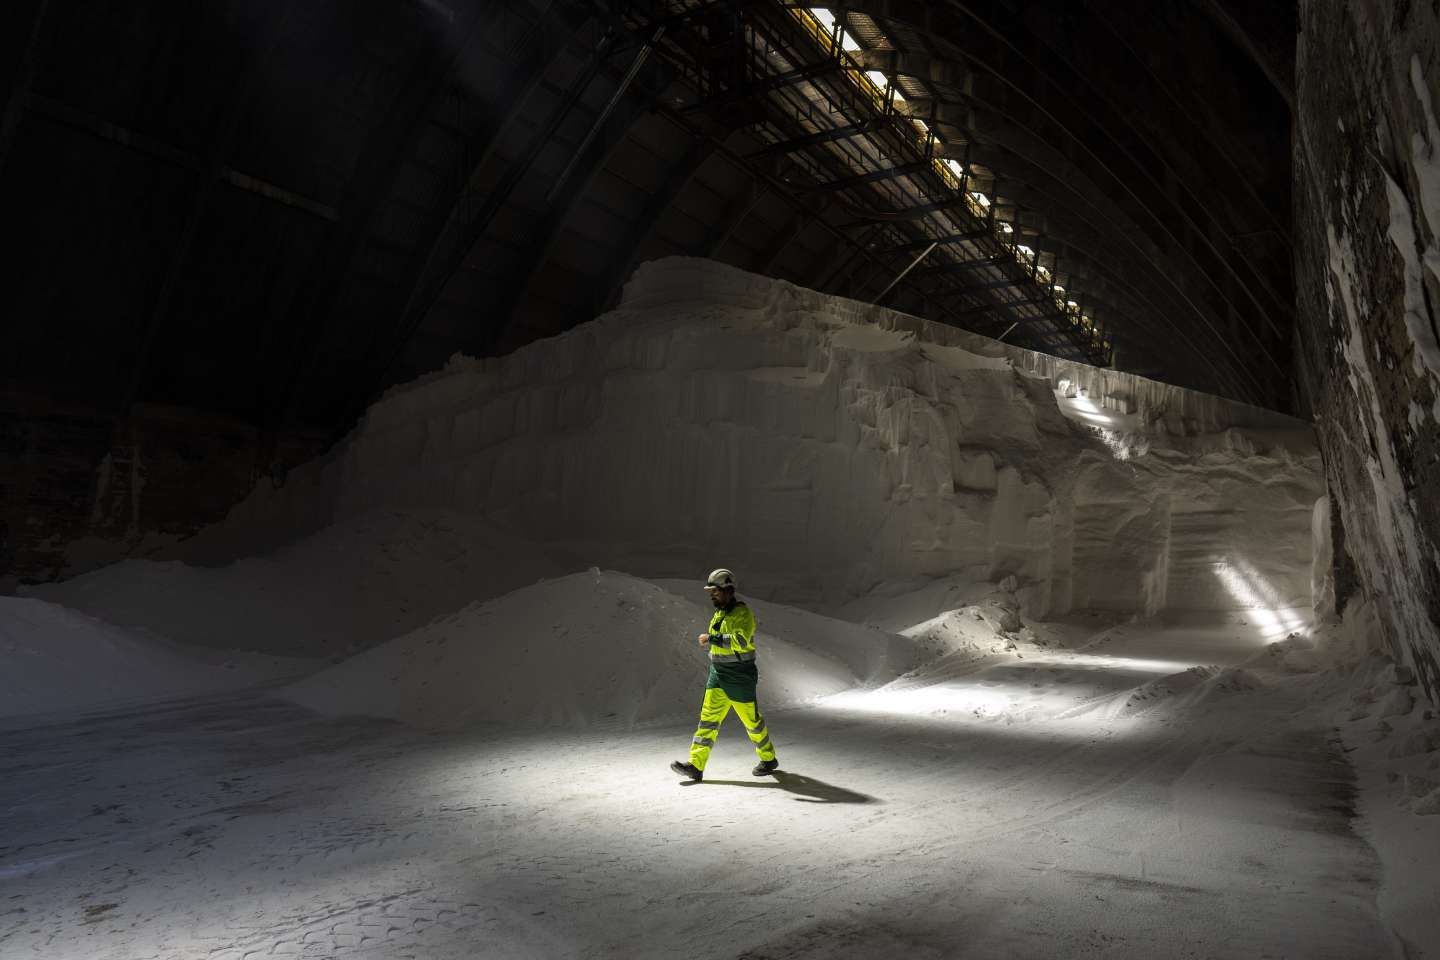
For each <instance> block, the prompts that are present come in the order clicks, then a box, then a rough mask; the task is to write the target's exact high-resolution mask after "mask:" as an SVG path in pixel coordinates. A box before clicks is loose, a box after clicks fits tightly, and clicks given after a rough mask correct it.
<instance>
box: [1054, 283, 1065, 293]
mask: <svg viewBox="0 0 1440 960" xmlns="http://www.w3.org/2000/svg"><path fill="white" fill-rule="evenodd" d="M1055 292H1056V293H1064V292H1065V288H1064V287H1062V286H1060V284H1058V283H1057V284H1055Z"/></svg>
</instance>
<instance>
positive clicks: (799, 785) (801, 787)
mask: <svg viewBox="0 0 1440 960" xmlns="http://www.w3.org/2000/svg"><path fill="white" fill-rule="evenodd" d="M770 776H771V777H773V778H774V779H773V780H769V779H766V780H698V781H697V780H687V781H685V783H684V784H683V786H687V787H705V786H710V787H759V788H761V789H764V790H777V789H778V790H784V791H785V792H786V793H793V794H795V799H796V800H799V801H801V802H802V803H883V802H884V801H882V800H880V799H879V798H878V797H871V796H867V795H866V794H863V793H856V792H855V791H854V790H846V789H845V788H844V787H837V786H835V785H834V784H830V783H826V782H824V781H823V780H816V779H815V778H814V777H807V776H803V775H801V774H798V773H791V772H790V771H788V770H776V771H775V772H774V773H772V774H770Z"/></svg>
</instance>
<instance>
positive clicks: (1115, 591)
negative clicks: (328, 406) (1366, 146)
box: [33, 258, 1324, 655]
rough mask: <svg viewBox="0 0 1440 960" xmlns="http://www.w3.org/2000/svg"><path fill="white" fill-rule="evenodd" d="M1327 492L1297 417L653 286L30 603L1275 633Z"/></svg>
mask: <svg viewBox="0 0 1440 960" xmlns="http://www.w3.org/2000/svg"><path fill="white" fill-rule="evenodd" d="M1323 492H1324V484H1323V478H1322V476H1321V471H1320V462H1319V455H1318V452H1317V450H1316V448H1315V444H1314V438H1313V431H1311V429H1310V427H1309V425H1308V424H1304V423H1302V422H1300V421H1297V420H1293V419H1290V418H1286V417H1283V416H1280V415H1278V414H1273V413H1269V412H1266V411H1263V410H1257V409H1255V408H1251V407H1246V406H1244V405H1241V404H1235V403H1231V402H1228V401H1224V400H1222V399H1220V398H1216V397H1212V396H1207V395H1204V394H1199V393H1196V392H1194V391H1187V390H1181V389H1178V388H1175V387H1170V386H1167V385H1165V384H1160V383H1155V382H1153V381H1148V380H1145V379H1143V378H1140V377H1136V376H1133V375H1129V374H1123V373H1119V372H1116V371H1113V370H1101V369H1097V368H1093V367H1087V366H1085V365H1083V364H1077V363H1073V362H1069V361H1060V360H1056V359H1055V358H1052V357H1045V356H1043V355H1040V354H1034V353H1030V352H1028V351H1023V350H1018V349H1017V348H1013V347H1009V346H1007V345H1004V344H998V343H996V342H994V341H991V340H987V339H985V338H983V337H979V336H976V335H974V334H970V333H966V332H964V331H960V330H957V329H955V328H952V327H946V326H943V325H938V324H931V323H927V322H925V321H922V320H919V319H917V318H914V317H907V316H905V315H902V314H897V313H894V312H892V311H888V310H884V309H882V308H878V307H873V306H870V305H866V304H859V303H856V302H854V301H848V300H843V299H840V298H836V297H828V296H824V295H822V294H818V293H815V292H814V291H809V290H804V289H801V288H798V287H795V286H793V285H791V284H787V283H784V282H781V281H776V280H771V279H767V278H764V277H758V276H754V275H751V274H746V273H744V272H743V271H739V270H735V269H733V268H729V267H724V266H722V265H719V264H715V263H712V262H709V261H703V260H691V259H680V258H672V259H667V260H663V261H658V262H652V263H648V264H645V265H643V266H642V267H641V269H640V270H639V271H638V272H637V273H636V275H635V277H634V278H633V280H632V281H631V282H630V284H628V285H627V287H626V294H625V299H624V302H623V303H622V305H621V308H620V309H619V310H616V311H613V312H611V313H609V314H606V315H605V316H602V317H600V318H598V319H596V320H594V321H592V322H590V323H586V324H582V325H580V326H579V327H577V328H575V329H573V330H571V331H568V332H566V333H565V334H563V335H560V336H557V337H552V338H550V339H547V340H543V341H538V342H536V343H532V344H530V345H528V346H526V347H524V348H522V349H520V350H518V351H516V352H515V353H513V354H511V355H509V356H505V357H496V358H485V359H483V360H477V359H471V358H464V357H457V358H454V359H452V361H451V362H450V363H449V364H448V365H447V366H446V368H445V369H444V370H442V371H437V372H435V373H432V374H429V375H427V376H424V377H421V378H419V379H417V380H416V381H414V382H412V383H408V384H404V385H401V386H397V387H395V388H393V389H392V390H391V391H390V392H389V393H388V394H387V395H386V396H385V397H384V398H382V399H381V400H380V401H379V402H377V403H376V404H374V405H373V406H372V407H371V408H370V409H369V410H368V411H367V412H366V414H365V416H364V418H363V419H362V420H361V422H360V423H359V424H358V425H357V426H356V428H355V429H354V431H352V433H351V434H350V436H349V437H347V438H346V439H345V440H344V441H343V442H342V443H340V444H337V445H336V447H335V448H333V449H332V450H331V451H330V452H329V453H328V454H326V455H325V456H324V457H322V458H319V459H317V460H315V461H313V462H311V463H309V464H306V465H304V466H303V467H301V468H299V469H297V470H294V471H292V472H291V474H290V476H289V478H288V481H287V482H286V483H285V484H284V486H283V487H281V488H279V489H275V488H273V487H272V485H271V484H270V483H269V482H268V481H267V482H266V483H264V484H261V485H260V486H259V487H257V488H256V490H255V491H254V492H253V493H252V495H251V496H250V497H249V498H248V499H247V500H246V501H245V502H244V503H242V504H240V505H238V506H237V507H236V508H235V510H234V511H233V512H232V514H231V516H230V517H229V519H228V520H227V521H226V522H225V523H224V524H222V525H219V526H217V527H215V528H212V529H211V530H208V531H206V532H204V533H202V534H201V535H200V536H198V537H196V538H194V540H193V541H191V542H189V543H187V544H185V545H184V546H183V549H182V550H180V551H179V552H178V553H176V554H175V555H174V557H173V558H172V559H171V560H170V561H169V562H166V563H155V562H144V561H141V562H132V563H125V564H119V565H116V566H114V567H111V568H106V569H104V570H101V571H98V572H96V573H94V574H91V575H88V576H86V577H80V578H77V579H76V580H74V581H70V582H68V583H62V584H53V585H46V586H43V587H37V588H33V593H34V595H36V596H40V597H42V598H44V599H50V600H55V601H57V602H61V603H64V604H66V605H67V606H71V607H75V608H77V609H81V610H84V611H86V612H88V613H91V614H94V615H96V616H100V617H102V618H104V619H105V620H107V621H109V622H113V623H119V624H126V625H137V626H144V627H147V628H150V629H153V630H155V631H156V632H157V633H160V634H162V635H164V636H167V637H171V638H172V639H176V640H181V641H184V642H187V643H199V644H212V645H219V646H227V647H228V646H244V647H250V648H256V649H264V650H275V651H280V650H284V651H294V652H304V653H326V654H330V655H335V654H345V653H349V652H352V651H355V650H360V649H365V648H368V647H370V646H373V645H374V644H377V643H381V642H384V641H386V640H389V639H391V638H393V637H397V636H400V635H403V634H405V633H407V632H409V631H412V630H415V629H417V628H420V627H422V626H423V625H424V624H426V623H428V622H429V621H430V620H432V619H433V618H434V617H437V616H443V615H446V614H449V613H452V612H453V611H455V610H459V609H461V608H462V607H464V606H466V605H467V604H469V603H471V602H473V601H476V600H485V599H489V598H492V597H496V596H499V595H500V594H502V593H504V592H505V591H507V590H513V589H516V588H518V587H521V586H523V585H525V584H529V583H533V582H534V581H535V580H536V579H537V578H539V577H545V576H555V575H557V574H559V573H562V572H564V571H568V570H575V569H581V568H584V567H588V566H590V565H598V566H603V567H607V568H611V569H620V570H628V571H631V572H633V573H635V574H637V575H642V576H645V577H648V578H652V579H653V578H661V577H695V576H698V575H699V574H700V573H701V572H702V571H704V570H708V569H711V568H713V567H715V566H720V565H724V566H728V567H730V568H732V569H734V570H736V571H737V572H738V573H739V574H740V575H741V578H742V582H743V585H744V589H745V590H746V592H747V594H748V595H750V596H752V597H760V598H770V599H777V600H782V601H784V602H786V603H790V604H800V605H804V606H807V607H811V608H814V609H820V610H825V611H827V612H835V611H840V612H842V615H843V616H847V617H849V616H851V613H850V611H853V612H854V613H856V614H859V615H860V616H859V617H857V618H860V619H866V620H871V619H874V618H882V619H884V621H885V623H884V626H885V627H886V628H887V629H889V630H892V631H894V632H899V630H901V629H903V628H905V627H906V626H910V625H913V624H915V623H919V622H921V621H926V620H929V619H931V618H933V617H935V616H938V615H940V614H942V613H944V612H945V611H947V610H952V609H956V608H958V607H960V606H962V605H963V603H968V602H970V597H971V595H972V593H974V590H973V589H972V588H975V587H976V586H977V585H983V588H982V589H981V590H980V591H979V592H980V594H982V595H983V593H984V592H985V591H986V590H988V589H989V588H991V587H993V586H994V585H995V584H998V583H1001V582H1005V581H1007V580H1008V579H1009V578H1012V577H1013V578H1014V582H1013V592H1014V594H1015V595H1016V597H1017V598H1018V599H1019V601H1020V608H1021V609H1020V612H1021V613H1022V614H1023V616H1024V617H1025V618H1026V619H1027V620H1031V621H1034V620H1042V619H1051V618H1058V617H1062V616H1064V615H1066V614H1067V613H1068V612H1070V611H1073V610H1105V611H1109V612H1113V613H1117V614H1129V613H1138V614H1143V615H1151V614H1157V613H1162V612H1176V611H1217V610H1220V611H1224V610H1236V609H1246V608H1248V609H1255V610H1258V611H1260V614H1259V615H1262V616H1268V617H1269V618H1270V619H1271V620H1272V621H1274V623H1275V627H1276V630H1277V631H1278V632H1279V633H1281V634H1283V633H1284V632H1285V631H1287V630H1289V629H1291V628H1292V627H1293V626H1294V625H1295V624H1298V623H1299V620H1298V619H1296V618H1293V617H1290V616H1289V615H1288V614H1283V613H1282V611H1285V610H1287V609H1289V608H1292V607H1300V608H1308V607H1309V606H1310V592H1311V582H1310V577H1309V576H1308V571H1309V569H1310V560H1311V555H1312V552H1313V551H1312V547H1311V520H1312V515H1313V510H1314V505H1315V502H1316V500H1317V499H1318V498H1319V497H1321V496H1322V495H1323ZM235 558H243V559H238V560H236V559H235ZM178 560H185V561H190V562H191V564H193V563H197V562H199V563H206V564H212V565H213V564H215V563H216V562H217V561H222V562H223V561H231V562H230V563H229V565H228V566H223V567H215V566H210V567H206V568H203V569H202V568H199V567H196V566H193V565H190V564H187V563H180V562H177V561H178ZM926 584H931V585H932V587H931V588H926V586H925V585H926ZM907 592H909V593H912V594H913V595H914V597H915V598H916V599H915V600H913V601H911V600H906V599H904V595H905V594H906V593H907ZM897 596H900V597H901V600H900V601H897V602H893V603H892V602H889V601H891V600H894V599H895V598H896V597H897ZM962 597H963V598H964V599H963V601H962V600H961V598H962ZM867 598H871V599H876V598H878V601H877V602H875V603H869V602H868V601H867ZM879 601H883V602H879ZM911 612H913V613H914V614H915V615H914V616H913V617H911V618H910V619H903V618H900V614H901V613H911ZM1292 621H1293V623H1292Z"/></svg>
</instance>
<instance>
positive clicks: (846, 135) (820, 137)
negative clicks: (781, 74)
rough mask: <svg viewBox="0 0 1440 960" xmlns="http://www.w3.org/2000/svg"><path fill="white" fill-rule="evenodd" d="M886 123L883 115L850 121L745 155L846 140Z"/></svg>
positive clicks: (757, 155)
mask: <svg viewBox="0 0 1440 960" xmlns="http://www.w3.org/2000/svg"><path fill="white" fill-rule="evenodd" d="M888 123H889V121H888V120H886V119H885V118H883V117H872V118H870V119H869V120H863V121H861V122H860V123H850V124H846V125H845V126H843V127H833V128H831V129H829V130H821V131H819V132H818V133H811V134H806V135H805V136H803V137H796V138H794V139H793V140H782V141H780V142H778V143H772V144H769V145H768V146H764V147H761V148H760V149H759V150H755V151H752V152H751V153H748V154H746V157H748V158H749V159H752V160H760V159H763V158H765V157H775V156H783V155H785V154H789V153H795V152H796V151H799V150H804V149H805V148H806V147H814V146H818V145H820V144H822V143H833V142H835V141H837V140H848V139H850V138H851V137H858V136H862V135H864V134H867V133H873V132H875V131H876V130H880V129H881V128H883V127H885V126H887V125H888Z"/></svg>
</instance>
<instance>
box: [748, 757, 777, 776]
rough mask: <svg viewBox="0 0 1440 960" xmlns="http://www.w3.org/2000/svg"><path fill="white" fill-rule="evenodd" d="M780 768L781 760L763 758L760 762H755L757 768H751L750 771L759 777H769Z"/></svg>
mask: <svg viewBox="0 0 1440 960" xmlns="http://www.w3.org/2000/svg"><path fill="white" fill-rule="evenodd" d="M779 769H780V761H779V760H761V761H760V762H759V763H757V764H755V769H754V770H751V771H750V772H751V773H753V774H754V775H755V776H757V777H768V776H770V774H772V773H774V772H775V771H776V770H779Z"/></svg>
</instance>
